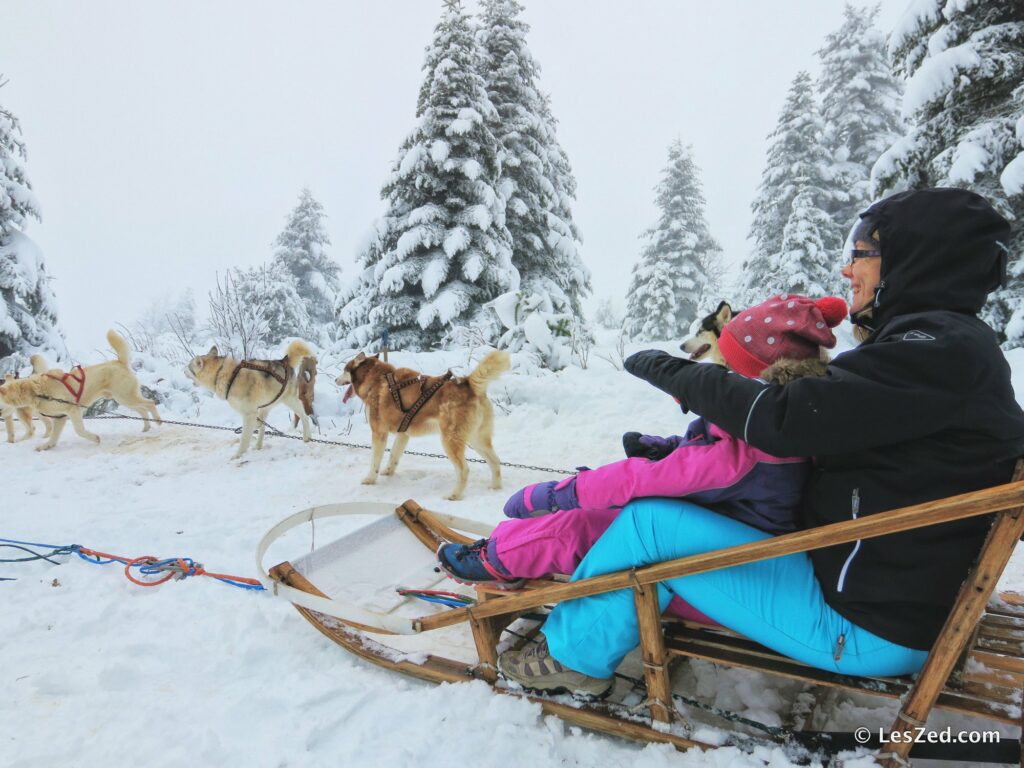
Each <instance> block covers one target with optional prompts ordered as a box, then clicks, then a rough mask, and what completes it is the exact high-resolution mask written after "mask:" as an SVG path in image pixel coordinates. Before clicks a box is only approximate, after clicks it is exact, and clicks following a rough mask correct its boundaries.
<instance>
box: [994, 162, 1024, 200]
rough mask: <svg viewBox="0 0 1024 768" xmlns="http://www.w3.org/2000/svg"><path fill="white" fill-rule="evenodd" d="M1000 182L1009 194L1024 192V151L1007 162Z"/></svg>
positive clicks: (1000, 176)
mask: <svg viewBox="0 0 1024 768" xmlns="http://www.w3.org/2000/svg"><path fill="white" fill-rule="evenodd" d="M999 183H1000V184H1002V185H1003V190H1004V191H1005V192H1006V194H1008V195H1019V194H1021V193H1022V192H1024V152H1021V153H1020V154H1019V155H1017V156H1016V157H1015V158H1013V160H1011V161H1010V162H1009V163H1007V164H1006V167H1005V168H1003V172H1002V173H1001V174H1000V175H999Z"/></svg>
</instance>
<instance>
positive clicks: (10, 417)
mask: <svg viewBox="0 0 1024 768" xmlns="http://www.w3.org/2000/svg"><path fill="white" fill-rule="evenodd" d="M31 360H32V374H31V375H32V376H38V375H39V374H41V373H46V372H47V371H48V370H50V364H49V363H48V362H46V358H44V357H43V356H42V355H32V357H31ZM17 378H18V376H17V374H16V373H13V372H8V373H7V374H6V375H5V376H4V383H7V382H9V381H14V380H15V379H17ZM0 409H2V410H3V417H4V427H5V429H6V430H7V442H8V443H13V442H16V439H15V437H14V414H15V412H17V414H18V420H19V421H20V422H21V423H22V425H23V426H24V427H25V434H24V435H22V436H21V438H20V439H21V440H28V439H29V438H30V437H32V436H33V435H35V433H36V425H35V423H33V421H32V417H33V413H32V408H31V407H30V406H27V405H25V406H22V407H20V408H11V407H7V406H4V404H3V400H2V399H0ZM39 420H40V421H42V422H43V437H49V436H50V431H51V430H52V429H53V423H52V421H51V420H50V419H49V418H47V417H46V416H43V415H42V414H40V416H39Z"/></svg>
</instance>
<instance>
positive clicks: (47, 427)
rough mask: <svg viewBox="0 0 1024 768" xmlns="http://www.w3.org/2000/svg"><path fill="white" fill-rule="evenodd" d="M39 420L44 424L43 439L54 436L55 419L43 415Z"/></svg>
mask: <svg viewBox="0 0 1024 768" xmlns="http://www.w3.org/2000/svg"><path fill="white" fill-rule="evenodd" d="M39 419H40V420H41V421H42V422H43V437H49V436H50V435H51V434H53V419H51V418H50V417H49V416H43V415H42V414H40V415H39Z"/></svg>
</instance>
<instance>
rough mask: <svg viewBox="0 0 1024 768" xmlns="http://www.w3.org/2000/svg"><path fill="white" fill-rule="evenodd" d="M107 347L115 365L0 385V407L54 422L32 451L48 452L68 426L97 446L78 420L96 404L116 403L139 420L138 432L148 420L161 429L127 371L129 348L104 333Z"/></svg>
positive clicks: (154, 412) (111, 333) (54, 372)
mask: <svg viewBox="0 0 1024 768" xmlns="http://www.w3.org/2000/svg"><path fill="white" fill-rule="evenodd" d="M107 341H108V342H109V344H110V346H111V348H112V349H113V350H114V352H115V353H116V354H117V360H111V361H109V362H106V363H98V364H96V365H89V366H86V367H85V368H82V367H75V368H73V369H72V370H70V371H67V372H65V371H62V370H60V369H59V368H55V369H53V370H50V371H47V372H46V373H43V374H39V375H35V376H29V377H28V378H27V379H15V380H14V381H5V382H4V383H3V384H2V385H0V401H3V402H4V403H6V404H7V405H8V406H10V407H13V408H31V409H32V410H33V411H35V412H37V413H39V414H41V415H43V416H47V417H49V418H51V419H53V420H54V422H53V429H52V431H51V432H50V439H49V440H47V441H46V442H45V443H43V444H42V445H40V446H39V447H38V448H36V450H37V451H46V450H49V449H50V448H53V446H55V445H56V444H57V441H58V440H59V439H60V433H61V432H63V431H64V424H65V423H66V422H67V421H68V420H70V421H71V425H72V426H73V427H74V429H75V432H76V433H78V435H79V436H80V437H84V438H85V439H86V440H91V441H92V442H94V443H99V441H100V438H99V435H94V434H93V433H92V432H89V431H88V430H87V429H86V428H85V422H83V421H82V415H83V413H84V412H85V409H86V408H88V407H89V406H90V405H92V404H93V403H95V402H96V401H97V400H99V399H101V398H110V399H112V400H115V401H116V402H117V403H118V404H119V405H123V406H125V407H127V408H131V409H132V410H133V411H135V412H136V413H138V414H139V415H140V416H142V419H143V427H142V431H143V432H147V431H149V420H150V418H152V419H154V420H155V421H156V423H157V424H159V423H160V414H159V413H158V412H157V410H156V404H155V403H154V402H153V401H152V400H148V399H146V398H145V397H143V396H142V392H141V391H140V390H139V380H138V379H137V378H135V373H134V372H133V371H132V369H131V366H130V365H129V363H130V362H131V353H130V352H129V350H128V344H126V343H125V340H124V339H122V338H121V337H120V336H119V335H118V334H117V333H115V332H114V331H107Z"/></svg>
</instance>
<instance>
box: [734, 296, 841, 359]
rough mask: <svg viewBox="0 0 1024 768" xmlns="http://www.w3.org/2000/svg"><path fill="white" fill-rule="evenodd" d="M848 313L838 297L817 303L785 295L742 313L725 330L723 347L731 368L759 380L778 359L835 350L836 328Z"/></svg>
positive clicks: (802, 356)
mask: <svg viewBox="0 0 1024 768" xmlns="http://www.w3.org/2000/svg"><path fill="white" fill-rule="evenodd" d="M846 313H847V307H846V302H845V301H844V300H843V299H840V298H839V297H837V296H826V297H825V298H823V299H818V300H817V301H814V300H812V299H808V298H807V297H806V296H797V295H795V294H792V293H790V294H786V293H784V294H782V295H781V296H775V297H773V298H771V299H768V301H765V302H763V303H761V304H758V305H757V306H756V307H752V308H751V309H747V310H744V311H743V312H739V313H737V314H736V315H735V316H734V317H733V319H732V320H730V321H729V323H728V324H727V325H726V326H725V328H723V329H722V335H721V337H720V338H719V339H718V348H719V351H720V352H721V353H722V357H724V358H725V361H726V362H727V363H728V364H729V367H730V368H732V369H733V370H734V371H736V372H737V373H742V374H743V375H744V376H750V377H752V378H757V377H758V376H760V375H761V372H762V371H763V370H764V369H765V368H768V367H769V366H770V365H772V364H773V363H775V362H776V361H777V360H780V359H782V358H787V359H790V360H806V359H807V358H811V357H817V356H818V354H819V347H828V348H829V349H831V348H832V347H834V346H835V345H836V337H835V335H834V334H833V333H832V329H833V328H835V327H836V326H837V325H839V323H841V322H842V321H843V318H844V317H846Z"/></svg>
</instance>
